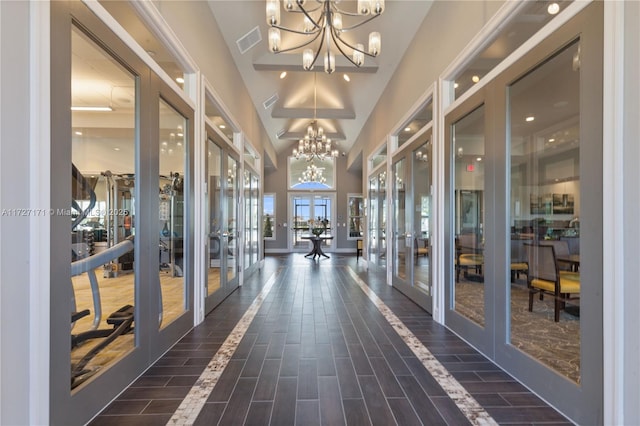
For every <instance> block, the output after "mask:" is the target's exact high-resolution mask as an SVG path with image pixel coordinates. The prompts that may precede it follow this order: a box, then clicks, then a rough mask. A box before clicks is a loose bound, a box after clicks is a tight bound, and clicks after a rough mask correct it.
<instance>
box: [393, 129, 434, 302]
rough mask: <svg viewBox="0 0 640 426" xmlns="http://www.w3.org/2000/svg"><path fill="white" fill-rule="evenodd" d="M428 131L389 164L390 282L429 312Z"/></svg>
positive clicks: (430, 199)
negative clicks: (390, 200)
mask: <svg viewBox="0 0 640 426" xmlns="http://www.w3.org/2000/svg"><path fill="white" fill-rule="evenodd" d="M431 148H432V141H431V130H430V129H429V130H428V131H427V132H426V133H425V134H423V135H421V136H420V137H419V138H418V139H417V140H415V141H414V142H413V143H411V145H409V146H408V147H407V148H406V149H403V150H402V152H400V153H398V154H396V155H395V156H394V158H393V163H392V164H393V165H392V176H393V179H392V182H390V183H391V191H392V199H393V201H392V203H391V220H392V225H391V226H392V235H393V243H392V248H391V252H392V262H393V267H392V271H393V272H392V284H393V286H394V287H396V288H397V289H398V290H400V291H402V292H403V293H405V294H406V295H407V296H408V297H409V298H410V299H412V300H413V301H414V302H416V303H417V304H418V305H420V306H421V307H422V308H424V309H425V310H426V311H427V312H429V313H431V312H432V306H433V291H432V278H431V271H432V267H431V258H432V256H431V252H432V248H431V242H430V241H431V238H430V237H431V234H430V229H431V226H430V221H431V214H430V212H431V211H432V205H431V203H432V197H431V187H432V185H431V170H432V168H431V164H432V163H431V161H432V149H431Z"/></svg>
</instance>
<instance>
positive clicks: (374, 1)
mask: <svg viewBox="0 0 640 426" xmlns="http://www.w3.org/2000/svg"><path fill="white" fill-rule="evenodd" d="M312 2H313V0H309V3H312ZM316 2H317V3H319V5H318V6H316V7H313V6H306V7H305V4H306V3H307V2H306V1H305V0H284V9H285V11H287V12H293V13H301V14H302V15H303V22H302V25H301V26H302V29H301V30H296V29H293V28H287V27H284V26H281V25H280V0H267V23H268V24H269V25H270V26H271V28H269V49H270V50H271V51H272V52H273V53H281V52H289V51H292V50H296V49H301V48H303V47H306V46H310V45H312V44H313V43H314V42H316V40H318V39H319V41H318V42H317V43H315V51H314V49H313V48H310V47H309V48H306V49H304V51H303V52H302V67H303V68H304V69H305V70H307V71H309V70H311V69H313V66H314V65H315V63H316V60H317V59H318V56H319V55H320V52H321V51H322V47H323V46H324V45H326V49H325V52H324V54H323V56H324V71H325V72H326V73H327V74H331V73H332V72H334V71H335V69H336V59H335V52H332V50H331V49H332V46H335V48H336V49H337V50H338V51H339V52H340V53H341V54H342V55H343V56H344V57H345V58H347V59H348V60H349V62H351V63H352V64H353V65H355V66H356V67H360V66H362V65H363V64H364V57H365V55H367V56H370V57H372V58H373V57H376V56H378V55H379V54H380V45H381V37H380V33H378V32H372V33H370V34H369V47H368V49H367V50H365V49H364V45H363V44H362V43H356V44H355V45H352V44H349V43H348V42H346V41H345V40H344V39H343V38H342V33H344V32H347V31H351V30H353V29H355V28H358V27H360V26H362V25H364V24H366V23H367V22H369V21H371V20H372V19H374V18H377V17H378V16H380V15H381V14H382V12H384V0H358V6H357V11H356V12H347V11H344V10H342V9H340V8H339V7H338V3H339V2H340V0H316ZM343 16H348V17H350V18H351V19H356V18H360V21H359V22H357V23H355V24H354V25H351V26H344V25H343V20H342V17H343ZM281 30H282V31H287V32H289V33H295V34H301V35H305V36H308V38H309V39H308V40H305V41H303V42H302V43H300V44H298V45H296V46H294V47H291V48H287V49H281V47H280V41H281V39H280V31H281ZM349 54H351V55H349Z"/></svg>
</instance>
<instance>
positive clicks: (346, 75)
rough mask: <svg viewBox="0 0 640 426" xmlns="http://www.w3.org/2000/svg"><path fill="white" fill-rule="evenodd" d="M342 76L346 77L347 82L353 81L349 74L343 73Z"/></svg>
mask: <svg viewBox="0 0 640 426" xmlns="http://www.w3.org/2000/svg"><path fill="white" fill-rule="evenodd" d="M342 78H344V81H346V82H347V83H348V82H350V81H351V77H349V74H345V75H343V76H342Z"/></svg>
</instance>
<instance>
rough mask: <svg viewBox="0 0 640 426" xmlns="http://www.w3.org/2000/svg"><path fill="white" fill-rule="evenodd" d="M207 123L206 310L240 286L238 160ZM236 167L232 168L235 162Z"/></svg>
mask: <svg viewBox="0 0 640 426" xmlns="http://www.w3.org/2000/svg"><path fill="white" fill-rule="evenodd" d="M221 139H222V138H221V137H220V136H218V135H217V134H216V133H215V132H214V131H213V130H212V129H211V128H210V127H209V126H207V143H206V150H207V152H206V156H205V158H206V159H207V160H206V178H207V185H206V197H205V198H206V201H205V217H206V218H207V219H206V220H207V223H206V233H207V238H206V242H207V243H206V244H207V250H206V251H205V254H204V255H205V268H206V273H205V285H206V300H205V312H206V313H208V312H210V311H211V310H212V309H213V308H215V307H216V306H217V305H218V304H219V303H220V302H221V301H222V300H224V298H225V297H227V296H228V295H229V294H230V293H231V292H232V291H233V290H234V289H235V288H236V287H237V286H238V274H237V267H236V259H237V244H235V242H234V240H235V238H234V237H233V232H234V229H233V226H232V225H230V224H233V223H237V212H238V209H237V205H238V194H239V192H238V188H237V185H238V183H237V181H238V179H237V176H236V175H235V174H234V170H237V160H235V159H233V161H231V158H232V157H229V156H228V154H227V150H225V148H224V147H225V142H224V141H222V140H221ZM234 164H235V165H236V168H235V169H234V168H233V165H234Z"/></svg>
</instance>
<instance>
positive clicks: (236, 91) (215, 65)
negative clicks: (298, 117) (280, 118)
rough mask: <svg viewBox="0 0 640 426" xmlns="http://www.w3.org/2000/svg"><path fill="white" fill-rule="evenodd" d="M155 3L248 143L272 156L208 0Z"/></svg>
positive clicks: (268, 141)
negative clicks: (187, 2) (187, 4)
mask: <svg viewBox="0 0 640 426" xmlns="http://www.w3.org/2000/svg"><path fill="white" fill-rule="evenodd" d="M155 4H156V7H157V8H158V10H159V11H160V13H161V14H162V16H163V17H164V19H165V20H166V21H167V23H168V24H169V26H170V27H171V28H172V29H173V31H174V32H175V34H176V36H177V38H178V39H180V41H181V42H182V44H183V45H184V47H185V49H186V50H187V51H188V52H189V54H190V55H191V57H192V58H193V60H194V61H195V62H196V64H197V65H198V67H199V68H200V70H201V72H202V74H203V75H204V76H205V77H206V79H207V80H208V81H209V83H210V84H211V86H212V87H213V90H215V92H216V93H217V94H218V95H219V96H220V97H221V98H222V102H223V103H224V106H225V107H226V109H227V110H228V111H229V113H230V114H231V115H232V118H233V119H234V120H236V122H237V123H239V124H240V126H241V127H242V131H243V132H244V133H245V135H246V137H247V138H248V139H249V140H250V141H251V144H252V145H253V146H254V147H255V148H256V150H257V151H258V152H259V153H261V154H262V153H263V152H266V153H267V154H268V155H270V156H273V155H274V149H273V146H272V145H271V141H270V140H269V137H268V136H267V134H266V132H265V130H264V127H263V126H262V122H261V121H260V117H258V114H257V112H256V109H255V106H254V105H253V101H252V100H251V97H250V96H249V93H248V92H247V89H246V87H245V85H244V81H243V80H242V77H241V76H240V73H239V72H238V69H237V68H236V66H235V64H234V62H233V58H232V56H231V53H230V52H229V49H227V45H226V43H225V41H224V38H223V36H222V34H221V33H220V31H219V29H218V26H217V25H216V23H215V22H216V21H215V18H214V17H213V14H212V13H211V10H210V9H209V6H208V4H207V2H206V1H190V2H189V7H185V5H184V3H183V2H180V1H159V2H155Z"/></svg>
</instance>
